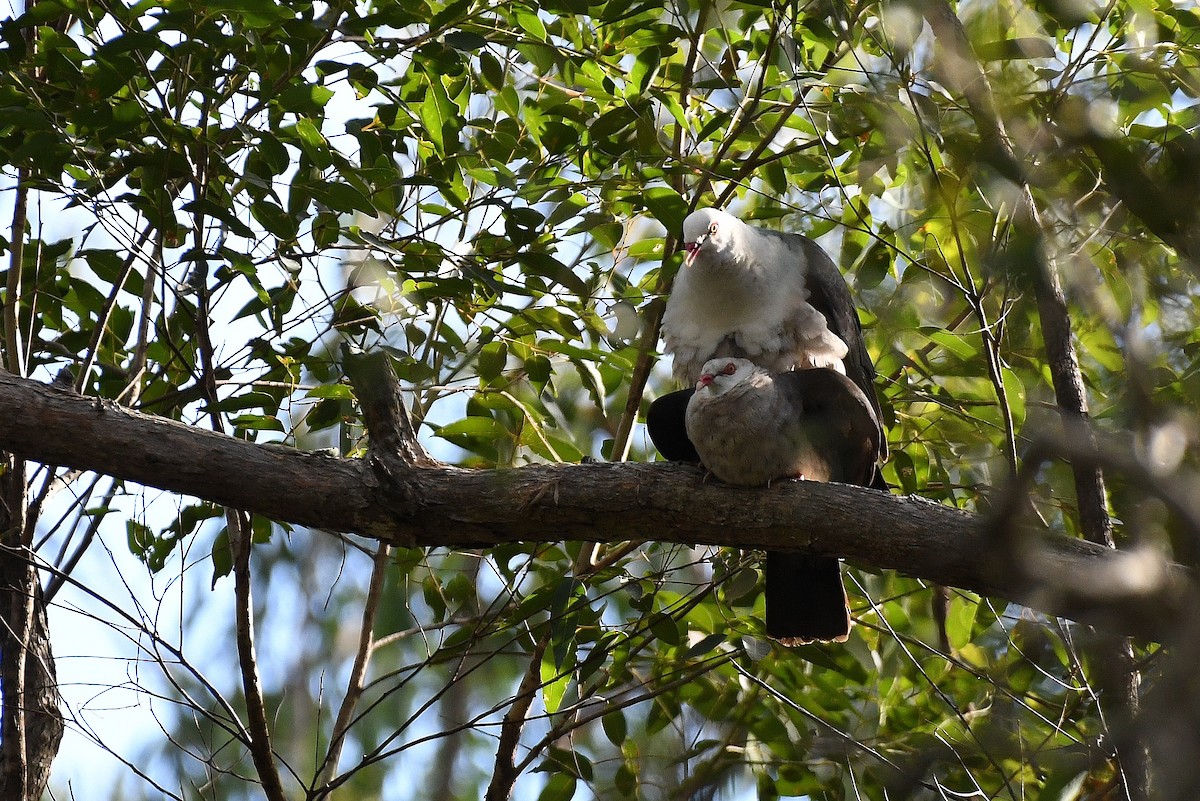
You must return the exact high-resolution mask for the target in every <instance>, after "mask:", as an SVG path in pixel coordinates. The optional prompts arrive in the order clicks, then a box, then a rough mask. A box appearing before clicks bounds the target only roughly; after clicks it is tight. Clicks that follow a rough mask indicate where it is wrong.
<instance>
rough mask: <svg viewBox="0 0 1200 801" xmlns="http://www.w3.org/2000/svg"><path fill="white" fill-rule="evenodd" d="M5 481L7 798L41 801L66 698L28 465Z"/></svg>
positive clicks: (3, 783) (1, 603)
mask: <svg viewBox="0 0 1200 801" xmlns="http://www.w3.org/2000/svg"><path fill="white" fill-rule="evenodd" d="M3 470H4V473H3V475H0V501H2V503H0V546H2V547H0V693H2V694H3V708H2V711H0V737H2V738H3V740H2V742H0V798H4V799H12V801H38V799H40V798H41V797H42V792H43V791H44V790H45V789H46V784H47V783H48V782H49V780H50V765H51V764H52V763H53V762H54V757H55V755H57V754H58V746H59V743H60V742H61V741H62V735H63V718H62V713H61V712H60V710H59V703H60V701H61V696H60V695H59V691H58V679H57V677H56V675H55V671H54V655H53V654H52V653H51V651H50V632H49V627H48V626H47V623H46V607H45V603H44V601H43V599H42V593H41V586H40V585H39V583H38V575H37V570H36V569H35V568H34V566H33V561H32V553H31V551H30V549H29V542H30V540H31V535H32V533H33V526H34V521H32V520H27V519H26V517H25V509H26V502H25V500H26V499H25V462H24V460H23V459H20V458H15V457H13V456H10V455H9V454H4V461H3Z"/></svg>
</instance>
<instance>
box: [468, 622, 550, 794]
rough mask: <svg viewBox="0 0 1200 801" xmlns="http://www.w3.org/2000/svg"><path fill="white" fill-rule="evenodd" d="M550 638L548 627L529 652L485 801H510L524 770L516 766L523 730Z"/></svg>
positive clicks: (506, 720)
mask: <svg viewBox="0 0 1200 801" xmlns="http://www.w3.org/2000/svg"><path fill="white" fill-rule="evenodd" d="M549 642H550V631H549V630H547V631H546V632H545V633H544V634H542V636H541V637H539V638H538V641H537V645H536V646H535V647H534V649H533V653H532V654H530V656H529V667H528V668H526V669H525V675H524V677H522V679H521V685H520V686H519V687H518V688H517V695H516V697H515V698H514V699H513V703H512V706H510V707H509V708H508V712H506V713H505V714H504V722H503V723H502V724H501V725H500V742H499V744H498V745H497V746H496V761H495V763H494V765H493V767H492V780H491V782H490V783H489V784H488V788H487V795H485V796H484V799H485V801H507V799H508V798H509V797H510V796H511V795H512V789H513V785H514V784H516V782H517V777H518V776H520V775H521V772H520V771H519V770H518V769H517V767H516V759H515V756H516V753H517V746H518V745H519V744H520V742H521V731H522V729H524V728H525V716H526V715H527V714H528V713H529V707H530V705H531V704H532V703H533V697H534V695H536V691H537V689H538V687H540V686H541V684H542V681H541V667H542V655H543V654H544V653H545V652H546V645H547V644H548V643H549Z"/></svg>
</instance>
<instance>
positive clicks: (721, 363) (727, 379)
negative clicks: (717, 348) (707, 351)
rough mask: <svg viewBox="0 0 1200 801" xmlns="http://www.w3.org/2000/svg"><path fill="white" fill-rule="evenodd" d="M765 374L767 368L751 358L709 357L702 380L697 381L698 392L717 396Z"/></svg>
mask: <svg viewBox="0 0 1200 801" xmlns="http://www.w3.org/2000/svg"><path fill="white" fill-rule="evenodd" d="M765 374H766V370H763V369H762V368H761V367H759V366H758V365H756V364H755V363H754V362H752V361H750V360H749V359H737V358H734V357H731V356H722V357H720V358H717V359H709V360H708V361H706V362H705V363H704V367H703V368H702V369H701V370H700V380H699V381H697V382H696V393H697V394H698V395H699V394H703V395H707V396H709V397H712V398H717V397H720V396H721V395H724V394H725V393H726V392H728V391H729V390H731V389H733V388H734V387H736V386H738V385H739V384H743V383H746V382H748V381H750V380H751V379H752V378H754V377H755V376H758V375H765Z"/></svg>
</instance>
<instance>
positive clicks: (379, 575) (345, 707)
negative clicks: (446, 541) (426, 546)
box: [310, 542, 391, 795]
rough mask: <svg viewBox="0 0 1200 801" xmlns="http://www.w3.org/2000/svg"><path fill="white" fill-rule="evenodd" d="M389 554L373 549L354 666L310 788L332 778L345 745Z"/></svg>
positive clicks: (363, 675)
mask: <svg viewBox="0 0 1200 801" xmlns="http://www.w3.org/2000/svg"><path fill="white" fill-rule="evenodd" d="M390 555H391V548H390V547H389V546H388V545H387V543H383V542H381V543H380V544H379V548H378V549H376V551H375V558H374V562H373V565H372V568H371V582H370V584H369V585H368V587H367V598H366V601H365V602H364V604H363V613H362V623H361V624H360V626H359V631H358V650H357V651H355V654H354V665H353V666H352V667H351V668H350V678H349V679H348V680H347V681H346V695H345V696H344V697H343V698H342V704H341V706H340V707H338V713H337V719H336V720H335V722H334V724H333V734H332V736H331V737H330V741H329V750H328V752H327V753H326V754H325V760H324V763H323V764H322V765H321V769H320V771H318V773H317V778H316V781H315V782H313V788H323V787H324V786H325V785H326V784H328V783H329V782H330V781H331V780H332V779H333V776H334V772H335V771H336V770H337V764H338V761H339V760H340V759H341V755H342V748H343V746H345V744H346V734H347V733H349V731H350V725H351V723H353V719H354V710H355V709H356V708H357V706H358V702H359V699H361V698H362V694H363V688H364V686H365V681H364V680H365V678H366V675H367V663H368V662H370V660H371V654H372V653H373V651H374V641H375V637H374V632H375V620H376V618H377V617H378V614H379V599H380V597H381V596H382V595H383V582H384V579H385V578H386V577H387V568H388V565H390V564H391V561H390V559H389V556H390ZM310 795H312V792H310Z"/></svg>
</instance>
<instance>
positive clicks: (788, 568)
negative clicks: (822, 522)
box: [764, 551, 850, 645]
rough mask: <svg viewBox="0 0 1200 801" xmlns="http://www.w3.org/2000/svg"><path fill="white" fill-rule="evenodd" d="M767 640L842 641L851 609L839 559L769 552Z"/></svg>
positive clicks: (797, 642) (801, 642) (846, 634)
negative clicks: (843, 584) (848, 606)
mask: <svg viewBox="0 0 1200 801" xmlns="http://www.w3.org/2000/svg"><path fill="white" fill-rule="evenodd" d="M764 572H765V576H766V596H767V599H766V600H767V636H768V637H771V638H772V639H776V640H779V641H780V642H781V643H783V644H784V645H804V644H805V643H810V642H817V641H820V642H845V641H846V639H848V638H849V636H850V610H849V609H848V608H847V601H846V589H845V587H843V586H842V571H841V568H840V567H839V566H838V560H837V559H834V558H832V557H828V556H806V555H804V554H798V553H790V552H787V551H767V561H766V566H765V568H764Z"/></svg>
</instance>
